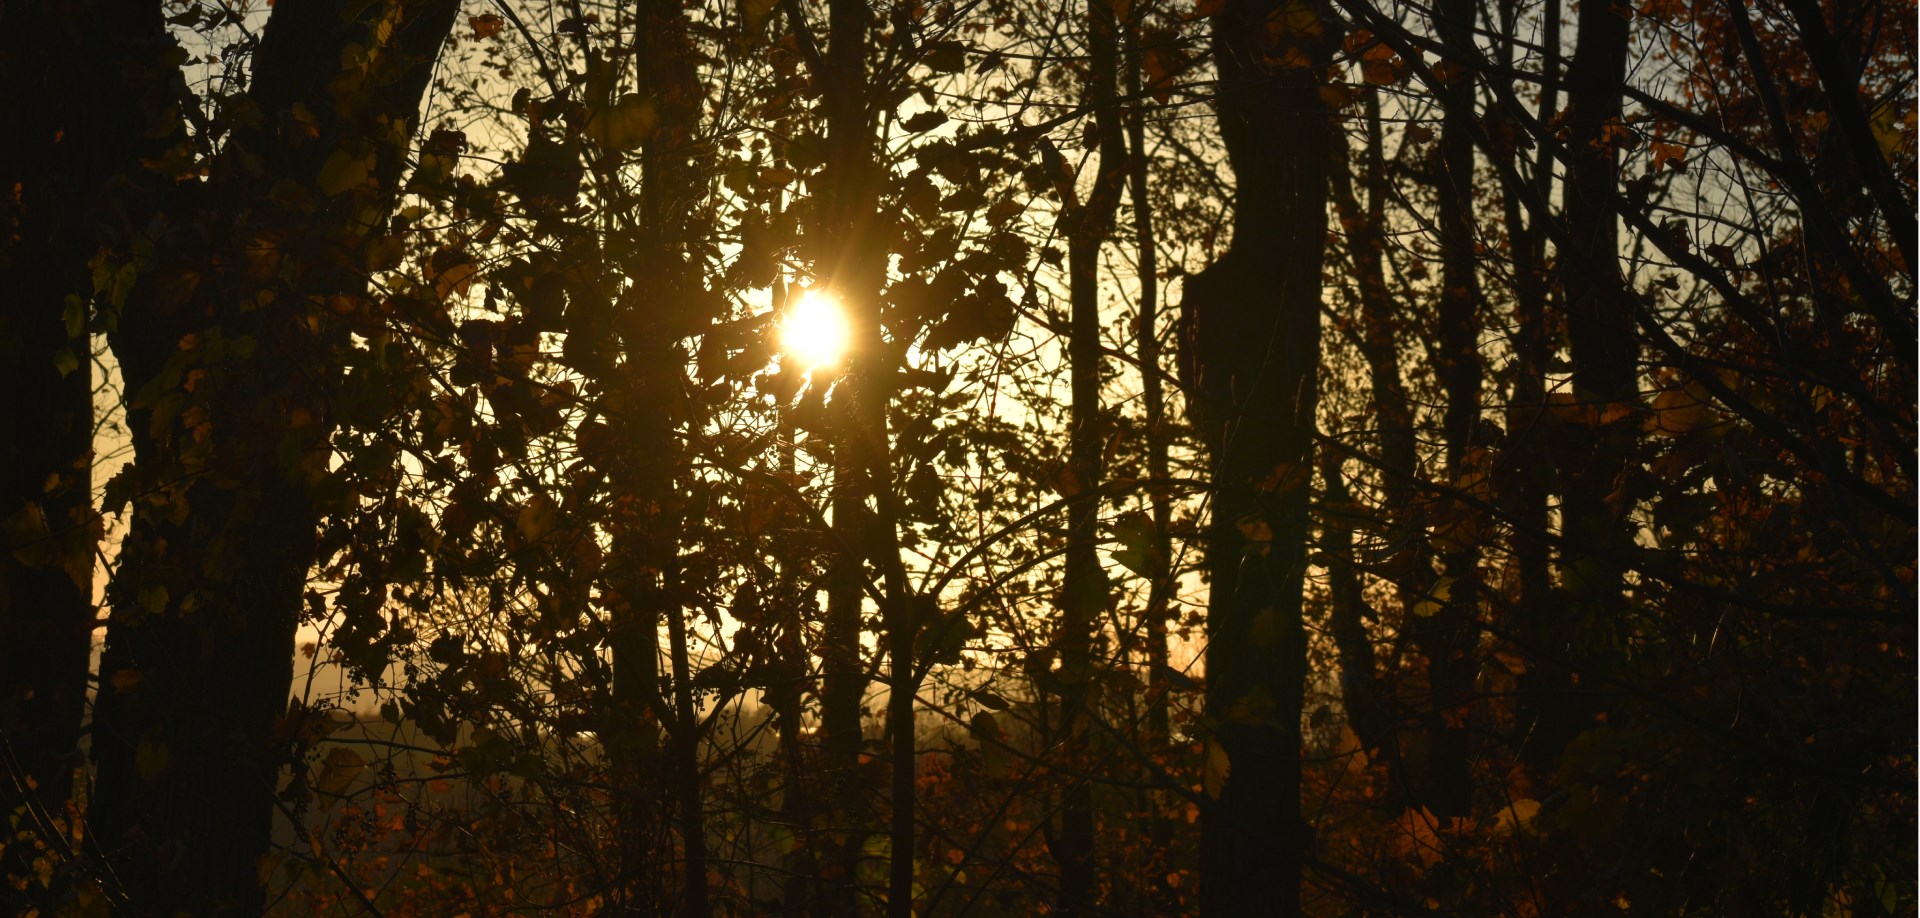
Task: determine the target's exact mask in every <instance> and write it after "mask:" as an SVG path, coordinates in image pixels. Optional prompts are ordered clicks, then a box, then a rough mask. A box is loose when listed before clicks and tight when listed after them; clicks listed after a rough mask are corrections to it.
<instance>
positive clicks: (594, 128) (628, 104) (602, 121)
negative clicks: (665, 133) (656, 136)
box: [587, 92, 660, 150]
mask: <svg viewBox="0 0 1920 918" xmlns="http://www.w3.org/2000/svg"><path fill="white" fill-rule="evenodd" d="M659 124H660V113H659V111H658V110H657V109H655V108H654V104H653V100H651V99H647V98H645V97H643V96H641V95H640V94H638V93H631V92H630V93H627V94H626V95H623V96H621V97H620V99H619V101H617V102H615V103H613V104H612V105H611V106H608V107H607V108H604V109H602V110H600V111H598V112H595V113H594V116H593V120H591V121H588V122H587V136H588V137H589V138H591V139H592V140H593V142H595V143H597V144H599V145H600V146H601V148H602V149H606V150H633V149H637V148H638V147H639V146H640V145H641V144H644V143H646V142H647V141H648V140H649V139H651V138H652V137H653V132H654V129H655V128H657V127H658V126H659Z"/></svg>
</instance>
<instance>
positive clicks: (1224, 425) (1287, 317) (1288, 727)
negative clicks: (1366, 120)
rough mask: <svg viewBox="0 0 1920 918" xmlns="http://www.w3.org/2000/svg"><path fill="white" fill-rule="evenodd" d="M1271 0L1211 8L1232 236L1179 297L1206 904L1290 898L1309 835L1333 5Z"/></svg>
mask: <svg viewBox="0 0 1920 918" xmlns="http://www.w3.org/2000/svg"><path fill="white" fill-rule="evenodd" d="M1277 6H1278V5H1277V4H1276V3H1272V2H1254V0H1241V2H1232V0H1230V2H1228V3H1227V4H1226V8H1225V10H1224V11H1223V12H1222V13H1220V14H1219V15H1216V16H1215V17H1214V19H1213V42H1214V60H1215V64H1216V66H1217V67H1218V69H1219V76H1220V83H1219V95H1218V98H1217V100H1216V103H1215V104H1216V106H1217V110H1218V114H1219V123H1220V136H1221V140H1222V141H1223V142H1224V145H1225V147H1226V150H1227V156H1228V160H1229V162H1230V164H1231V165H1232V167H1233V173H1234V177H1235V182H1236V189H1235V198H1234V234H1233V243H1232V248H1231V249H1230V250H1229V251H1228V252H1227V253H1226V254H1225V255H1224V256H1222V257H1221V258H1220V260H1218V261H1217V262H1215V263H1214V264H1213V265H1212V266H1211V267H1209V268H1207V270H1205V271H1203V272H1201V273H1200V274H1198V275H1196V276H1194V277H1193V279H1192V280H1190V281H1188V283H1187V287H1186V293H1185V301H1184V302H1183V303H1182V309H1183V316H1182V321H1183V322H1184V323H1185V325H1186V327H1187V332H1188V334H1187V337H1188V340H1187V342H1186V344H1187V348H1188V352H1187V354H1186V355H1185V356H1184V358H1183V361H1182V363H1183V369H1185V370H1186V379H1185V383H1186V386H1187V389H1188V397H1189V404H1190V406H1192V409H1193V410H1194V414H1195V416H1196V418H1197V421H1198V423H1199V425H1200V428H1201V435H1202V438H1203V439H1204V441H1205V442H1206V443H1207V445H1208V447H1209V448H1210V449H1211V451H1212V465H1213V469H1214V488H1215V491H1214V499H1213V517H1212V520H1211V522H1210V524H1209V528H1208V530H1207V562H1208V567H1209V570H1210V574H1211V599H1210V601H1209V607H1208V612H1207V657H1206V663H1207V697H1206V705H1207V713H1208V715H1209V716H1210V717H1211V718H1212V719H1213V720H1214V722H1215V723H1217V724H1219V726H1218V728H1217V733H1216V735H1215V737H1214V740H1213V741H1214V742H1215V743H1216V744H1217V745H1218V747H1219V749H1220V750H1221V751H1223V752H1224V755H1225V757H1226V761H1227V763H1228V764H1229V765H1230V768H1229V770H1228V771H1227V773H1226V774H1225V775H1224V776H1221V777H1220V780H1219V784H1218V787H1219V789H1220V795H1219V800H1218V801H1217V802H1216V805H1214V806H1210V807H1208V808H1207V809H1206V811H1205V813H1204V815H1203V818H1202V831H1201V851H1200V871H1201V874H1200V876H1201V909H1202V911H1203V912H1204V913H1206V914H1216V915H1228V914H1232V915H1251V914H1268V915H1296V914H1299V911H1300V871H1301V864H1302V858H1303V853H1304V852H1303V848H1304V844H1305V840H1306V827H1305V826H1304V825H1303V824H1302V822H1301V814H1300V703H1301V698H1302V696H1303V692H1304V689H1305V681H1304V680H1305V669H1306V634H1305V629H1304V627H1303V623H1302V621H1301V590H1302V585H1303V578H1304V574H1305V567H1306V547H1307V539H1308V528H1309V525H1308V492H1309V490H1310V489H1309V487H1308V484H1309V481H1310V480H1311V478H1312V467H1311V464H1310V463H1311V459H1312V445H1313V439H1312V432H1313V425H1314V409H1315V405H1316V402H1317V398H1318V385H1317V380H1316V378H1315V373H1316V372H1317V370H1318V363H1319V351H1320V347H1319V345H1320V287H1321V284H1320V270H1321V260H1322V255H1323V252H1324V249H1325V243H1326V231H1327V216H1326V203H1327V152H1328V147H1327V143H1326V139H1325V137H1326V134H1325V131H1326V118H1327V112H1326V106H1325V102H1324V101H1323V100H1322V98H1321V96H1320V92H1319V89H1320V86H1321V80H1322V78H1321V74H1322V72H1323V70H1324V67H1325V65H1326V61H1327V59H1328V56H1329V54H1330V51H1331V49H1332V48H1333V47H1336V46H1337V45H1338V41H1337V36H1336V35H1335V34H1333V33H1334V32H1335V28H1334V25H1333V20H1332V18H1331V17H1330V16H1326V15H1322V16H1319V17H1317V18H1315V19H1313V20H1312V22H1311V23H1310V24H1304V25H1303V24H1301V23H1300V22H1299V18H1298V17H1282V16H1278V15H1275V14H1276V13H1277ZM1270 16H1271V17H1272V20H1273V21H1279V22H1284V23H1287V24H1288V28H1286V29H1276V28H1274V27H1273V26H1272V25H1271V24H1270ZM1216 774H1217V769H1216Z"/></svg>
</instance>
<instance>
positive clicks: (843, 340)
mask: <svg viewBox="0 0 1920 918" xmlns="http://www.w3.org/2000/svg"><path fill="white" fill-rule="evenodd" d="M849 334H850V332H849V329H848V327H847V311H846V310H845V309H844V308H842V307H841V305H840V301H839V300H837V299H835V298H834V296H833V295H832V294H830V293H827V292H825V291H823V290H805V291H802V292H801V293H800V295H799V296H798V297H797V298H795V300H794V301H793V303H792V304H790V305H789V306H788V307H787V315H786V318H784V319H782V320H781V321H780V346H781V349H782V350H783V351H784V352H785V353H786V354H787V356H789V357H791V358H792V359H793V360H794V361H795V362H796V368H797V369H800V370H812V369H814V368H815V367H822V366H830V365H832V364H834V363H837V362H839V360H840V357H841V355H843V354H845V353H846V351H847V339H848V337H849Z"/></svg>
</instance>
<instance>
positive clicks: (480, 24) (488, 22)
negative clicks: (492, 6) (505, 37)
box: [467, 13, 506, 41]
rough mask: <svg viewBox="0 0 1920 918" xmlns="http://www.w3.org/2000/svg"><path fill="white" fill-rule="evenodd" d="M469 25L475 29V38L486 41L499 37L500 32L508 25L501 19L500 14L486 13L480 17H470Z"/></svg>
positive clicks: (468, 18)
mask: <svg viewBox="0 0 1920 918" xmlns="http://www.w3.org/2000/svg"><path fill="white" fill-rule="evenodd" d="M467 25H469V26H471V27H472V28H473V37H474V38H476V39H480V40H482V41H484V40H486V39H489V38H493V37H495V36H497V35H499V34H500V30H501V29H502V28H503V27H505V25H506V20H504V19H502V18H500V15H499V14H498V13H484V14H481V15H479V16H468V17H467Z"/></svg>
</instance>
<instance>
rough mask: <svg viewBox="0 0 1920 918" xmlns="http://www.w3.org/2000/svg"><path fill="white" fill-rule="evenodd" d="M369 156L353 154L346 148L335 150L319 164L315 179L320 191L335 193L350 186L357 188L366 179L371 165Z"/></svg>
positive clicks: (329, 193)
mask: <svg viewBox="0 0 1920 918" xmlns="http://www.w3.org/2000/svg"><path fill="white" fill-rule="evenodd" d="M368 160H369V157H368V156H365V155H360V156H355V155H353V154H351V153H348V152H347V151H346V150H335V151H333V153H332V154H331V155H329V156H328V157H327V161H326V162H325V163H323V164H321V166H320V176H319V178H318V179H316V180H315V184H316V185H318V186H319V188H320V191H321V192H323V193H325V194H328V195H336V194H340V193H341V192H344V191H346V190H348V189H350V188H357V187H359V186H360V184H361V183H363V182H365V181H366V180H367V175H368V173H369V171H370V168H369V167H370V166H371V165H372V164H371V163H370V162H369V161H368Z"/></svg>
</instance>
